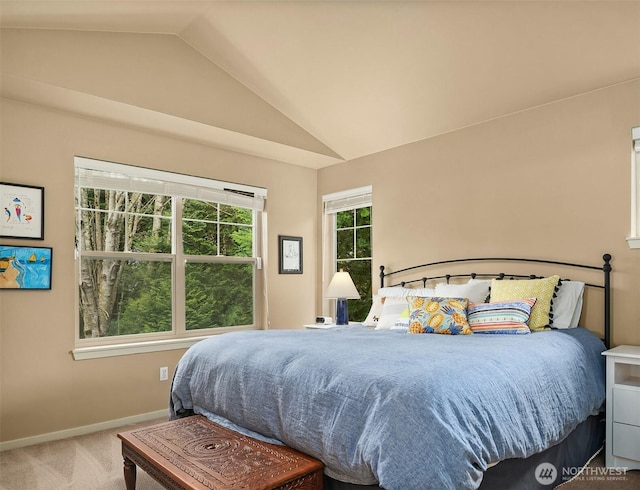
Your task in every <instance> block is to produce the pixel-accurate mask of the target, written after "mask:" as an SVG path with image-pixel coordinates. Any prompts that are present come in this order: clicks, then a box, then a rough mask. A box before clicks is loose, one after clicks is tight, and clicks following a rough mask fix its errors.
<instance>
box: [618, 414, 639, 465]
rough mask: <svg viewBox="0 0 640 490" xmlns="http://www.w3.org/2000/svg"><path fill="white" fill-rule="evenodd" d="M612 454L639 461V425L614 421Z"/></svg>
mask: <svg viewBox="0 0 640 490" xmlns="http://www.w3.org/2000/svg"><path fill="white" fill-rule="evenodd" d="M613 454H614V456H618V457H619V458H626V459H633V460H635V461H640V427H635V426H633V425H626V424H618V423H615V422H614V424H613Z"/></svg>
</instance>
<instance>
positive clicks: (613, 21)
mask: <svg viewBox="0 0 640 490" xmlns="http://www.w3.org/2000/svg"><path fill="white" fill-rule="evenodd" d="M0 23H1V25H2V27H3V31H5V33H7V35H6V37H4V38H3V44H6V45H7V46H9V47H10V48H11V49H10V52H9V50H8V48H5V47H3V53H2V58H1V59H0V66H1V67H2V75H3V79H2V90H3V95H5V96H8V97H13V98H19V99H20V98H21V99H26V100H33V101H36V102H40V103H48V104H50V105H54V106H55V105H56V104H58V105H59V106H62V108H67V109H71V110H77V111H79V112H82V111H83V110H85V111H87V115H90V116H94V117H104V118H106V119H109V118H111V119H114V118H116V119H117V118H118V117H120V119H121V120H126V121H129V122H130V123H131V124H133V125H140V126H144V127H147V128H148V129H150V130H153V131H164V132H173V133H174V134H178V135H179V136H181V137H188V138H192V139H196V140H200V141H203V142H206V143H209V144H213V145H215V146H219V147H222V148H228V149H232V150H235V151H243V152H246V153H250V154H256V155H261V156H266V157H268V158H274V159H278V160H282V161H285V162H289V163H294V164H299V165H304V166H308V167H312V168H321V167H323V166H326V165H331V164H333V163H337V162H341V161H345V160H352V159H355V158H359V157H363V156H366V155H370V154H373V153H377V152H380V151H384V150H386V149H389V148H394V147H398V146H401V145H405V144H408V143H411V142H415V141H419V140H423V139H426V138H431V137H434V136H436V135H439V134H443V133H447V132H450V131H455V130H458V129H461V128H464V127H467V126H471V125H475V124H479V123H482V122H485V121H488V120H491V119H494V118H499V117H503V116H505V115H508V114H512V113H516V112H519V111H524V110H527V109H530V108H532V107H536V106H540V105H543V104H548V103H552V102H554V101H558V100H561V99H564V98H567V97H572V96H576V95H579V94H583V93H586V92H589V91H593V90H598V89H601V88H604V87H608V86H611V85H614V84H618V83H621V82H625V81H628V80H631V79H635V78H638V77H640V0H637V1H636V0H632V1H562V0H558V1H552V0H548V1H533V2H525V1H517V0H516V1H467V2H461V1H440V2H432V1H386V2H385V1H253V2H249V1H215V0H202V1H189V0H184V1H156V0H133V1H118V0H113V1H111V0H110V1H100V0H95V1H94V0H68V1H58V0H44V1H22V0H16V1H5V0H2V1H0ZM36 30H37V31H36ZM45 30H46V31H45ZM61 30H63V31H72V32H70V33H68V35H67V36H66V37H65V42H66V43H68V45H66V47H65V44H64V43H62V41H60V38H59V37H56V32H59V31H61ZM21 36H22V37H21ZM116 36H117V39H119V40H120V39H134V38H133V37H132V36H135V40H136V42H137V43H138V44H142V45H144V44H145V43H146V42H147V40H148V41H149V51H148V53H167V58H166V59H169V60H179V62H173V66H174V67H175V69H174V71H176V72H177V71H179V72H180V73H182V76H183V77H184V80H181V79H180V76H181V75H180V73H176V74H175V77H176V80H174V83H180V84H181V86H185V85H186V86H187V87H188V91H189V92H191V93H195V94H197V99H198V100H199V101H200V102H199V103H198V104H195V105H197V106H199V107H195V106H194V107H192V108H189V104H190V102H189V99H188V98H186V97H185V98H184V100H182V99H181V98H180V95H179V94H177V95H176V98H175V102H174V106H171V104H162V103H159V102H156V103H154V102H151V101H145V100H144V95H145V94H144V93H141V94H140V96H138V97H128V96H127V93H126V91H125V90H124V89H125V88H126V87H124V86H123V87H122V90H119V89H116V88H113V89H109V88H108V87H102V88H100V84H99V81H98V80H97V78H96V80H93V81H87V82H86V83H85V85H83V84H82V83H83V82H82V81H77V80H60V79H58V80H50V79H46V77H45V76H44V75H42V74H41V73H40V71H41V70H38V67H41V66H42V65H43V63H44V62H43V61H42V60H43V59H45V57H46V59H50V58H51V53H46V52H45V51H43V52H42V53H41V55H42V56H43V58H41V59H38V58H37V57H35V55H33V56H34V58H33V66H31V67H27V68H25V65H24V63H26V61H25V59H27V58H30V57H31V56H32V53H31V51H32V48H29V49H30V50H31V51H29V52H27V51H26V49H27V48H24V49H25V51H24V52H21V51H20V46H33V45H34V44H28V43H26V42H23V41H27V40H28V41H29V43H33V42H34V41H33V39H34V37H37V38H38V39H37V40H38V42H39V43H40V44H44V45H49V46H51V48H50V49H51V50H54V49H57V50H58V51H64V52H67V53H69V56H72V54H73V56H76V57H78V56H80V57H81V56H82V54H81V53H80V54H79V52H78V53H75V54H74V48H73V45H75V44H78V43H79V44H87V45H89V46H90V45H91V43H95V46H107V47H108V46H109V45H111V46H112V48H113V49H118V43H117V42H114V39H115V37H116ZM167 38H170V39H171V41H172V42H168V43H167V42H166V40H167ZM141 39H144V41H142V42H138V41H137V40H141ZM176 43H179V45H178V44H176ZM120 46H121V48H122V47H123V46H125V47H126V50H127V51H130V49H129V46H131V44H122V45H120ZM5 49H6V51H5ZM105 49H106V48H105ZM92 51H97V48H95V49H94V48H92ZM52 52H53V51H52ZM14 54H15V57H12V55H14ZM127 56H128V54H127V53H123V56H121V58H122V60H123V63H126V62H127ZM161 58H162V56H161V55H158V60H157V61H158V63H160V61H161ZM191 58H193V59H194V61H193V63H194V64H195V63H199V64H203V63H206V64H208V65H209V66H208V67H207V68H206V70H204V71H203V69H202V67H199V68H198V69H197V70H196V71H190V70H195V69H194V68H193V67H192V66H191V65H190V64H189V63H190V62H189V60H190V59H191ZM196 58H198V59H199V60H200V61H197V60H196ZM131 60H133V58H131ZM64 62H65V61H64V59H62V58H61V59H60V60H58V61H57V63H64ZM79 62H80V60H79V61H78V63H79ZM132 63H133V62H132ZM18 66H20V68H16V67H18ZM127 69H130V70H131V71H135V70H138V71H140V72H142V71H143V70H145V69H149V70H154V69H158V70H160V69H161V68H160V67H159V65H158V66H151V67H150V68H148V67H147V66H146V65H145V63H139V64H137V65H135V64H131V65H130V66H129V67H128V68H127ZM99 72H100V65H99V64H97V65H96V66H95V67H94V73H99ZM194 73H195V74H197V76H192V75H193V74H194ZM123 75H127V74H123ZM141 76H142V75H141ZM77 78H78V77H77V76H76V77H75V79H77ZM132 79H133V80H134V82H135V76H133V77H132ZM196 79H203V80H204V81H203V82H202V84H201V85H198V83H200V81H202V80H200V81H199V80H196ZM110 83H112V84H115V85H116V86H117V83H118V82H117V80H116V81H113V82H110ZM220 86H222V87H226V90H229V91H230V92H233V94H234V95H233V97H243V98H244V99H246V100H248V101H249V102H247V105H246V106H244V108H243V110H240V111H237V112H238V113H239V114H235V115H234V109H233V104H230V107H224V108H223V109H224V110H221V109H220V107H221V105H220V104H223V103H224V101H223V100H218V101H217V102H216V104H217V105H215V107H214V106H213V105H212V106H211V108H210V112H209V113H206V108H207V107H208V106H207V104H208V101H207V99H208V98H209V97H212V98H215V97H216V96H215V95H213V94H212V92H215V91H216V87H220ZM87 87H91V88H90V89H89V88H87ZM96 87H98V88H96ZM220 93H221V92H220V90H218V97H219V99H222V98H221V97H220ZM233 97H230V98H227V100H237V99H234V98H233ZM212 104H213V102H212ZM83 108H84V109H83ZM221 113H222V114H224V115H225V117H224V118H222V119H221V118H220V117H218V116H217V115H216V114H221ZM114 114H120V116H117V115H114ZM234 117H235V118H236V119H237V120H236V119H234ZM223 119H224V120H223ZM252 121H253V122H252ZM256 121H258V122H256ZM260 121H262V123H260Z"/></svg>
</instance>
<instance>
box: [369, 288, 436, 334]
mask: <svg viewBox="0 0 640 490" xmlns="http://www.w3.org/2000/svg"><path fill="white" fill-rule="evenodd" d="M434 295H435V289H431V288H416V289H411V288H403V287H401V286H390V287H386V288H380V289H378V294H374V295H373V301H372V303H371V308H370V309H369V313H368V314H367V318H365V320H364V322H362V324H363V325H365V326H367V327H377V326H378V321H379V319H380V316H381V315H382V303H383V301H382V298H406V297H407V296H434ZM407 318H408V317H407ZM386 321H388V319H386V320H385V323H386ZM384 328H389V327H384Z"/></svg>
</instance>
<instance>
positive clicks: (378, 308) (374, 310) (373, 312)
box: [362, 294, 382, 327]
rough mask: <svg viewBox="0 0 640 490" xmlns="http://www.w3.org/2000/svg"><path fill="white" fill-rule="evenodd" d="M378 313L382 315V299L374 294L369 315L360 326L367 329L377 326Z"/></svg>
mask: <svg viewBox="0 0 640 490" xmlns="http://www.w3.org/2000/svg"><path fill="white" fill-rule="evenodd" d="M380 313H382V298H380V296H379V295H378V294H374V295H373V301H372V302H371V308H370V309H369V314H368V315H367V318H365V320H364V322H362V324H363V325H365V326H367V327H375V326H376V325H377V324H378V319H379V318H380Z"/></svg>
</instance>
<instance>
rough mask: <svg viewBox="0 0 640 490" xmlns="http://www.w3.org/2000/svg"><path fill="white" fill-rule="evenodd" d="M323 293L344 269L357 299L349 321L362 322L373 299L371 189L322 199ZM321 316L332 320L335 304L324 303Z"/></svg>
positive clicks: (347, 191)
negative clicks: (358, 295) (355, 290)
mask: <svg viewBox="0 0 640 490" xmlns="http://www.w3.org/2000/svg"><path fill="white" fill-rule="evenodd" d="M322 201H323V208H324V225H323V228H324V230H323V237H324V239H323V282H324V284H323V291H324V290H325V289H326V287H327V286H328V284H329V282H330V281H331V278H332V277H333V274H334V273H335V272H336V271H338V270H340V269H343V270H345V271H347V272H349V274H350V275H351V278H352V279H353V282H354V284H355V286H356V288H357V289H358V292H359V293H360V299H350V300H348V301H349V308H348V309H349V321H354V322H362V321H364V319H365V318H366V316H367V313H368V312H369V309H370V308H371V298H372V257H373V242H372V230H373V221H372V211H373V206H372V187H371V186H365V187H359V188H356V189H349V190H346V191H341V192H336V193H333V194H327V195H325V196H323V198H322ZM323 313H324V314H326V315H327V316H332V317H335V301H331V300H324V302H323Z"/></svg>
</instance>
